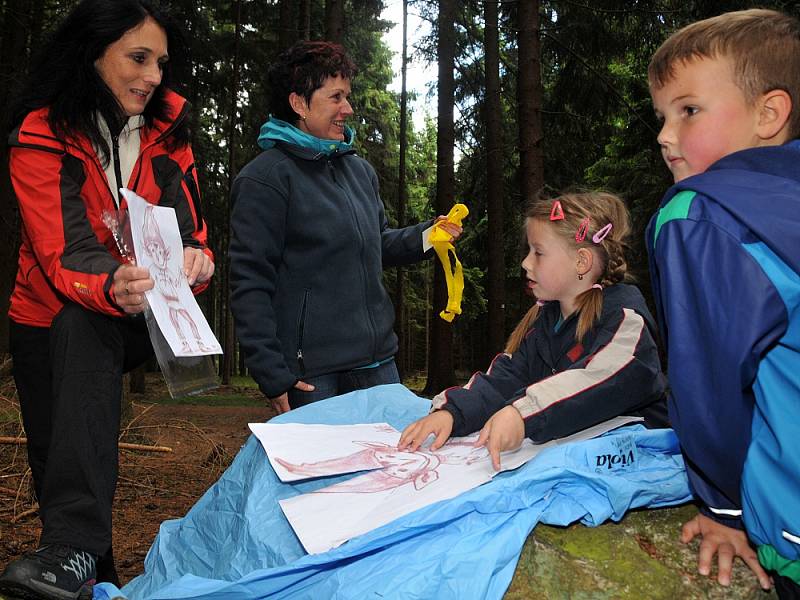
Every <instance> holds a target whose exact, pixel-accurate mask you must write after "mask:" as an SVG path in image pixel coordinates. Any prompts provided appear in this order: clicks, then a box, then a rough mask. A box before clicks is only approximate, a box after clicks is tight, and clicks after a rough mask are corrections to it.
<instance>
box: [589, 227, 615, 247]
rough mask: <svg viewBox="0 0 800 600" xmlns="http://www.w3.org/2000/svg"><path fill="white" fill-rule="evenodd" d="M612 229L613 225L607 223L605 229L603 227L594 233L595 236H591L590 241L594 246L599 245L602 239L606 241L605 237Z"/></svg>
mask: <svg viewBox="0 0 800 600" xmlns="http://www.w3.org/2000/svg"><path fill="white" fill-rule="evenodd" d="M613 228H614V224H613V223H609V224H608V225H606V226H605V227H603V228H602V229H601V230H600V231H598V232H597V233H595V234H594V235H593V236H592V241H593V242H594V243H595V244H599V243H600V242H602V241H603V240H604V239H606V236H607V235H608V234H609V233H611V230H612V229H613Z"/></svg>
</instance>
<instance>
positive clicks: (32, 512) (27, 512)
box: [11, 504, 39, 523]
mask: <svg viewBox="0 0 800 600" xmlns="http://www.w3.org/2000/svg"><path fill="white" fill-rule="evenodd" d="M37 512H39V505H38V504H37V505H36V506H34V507H33V508H29V509H28V510H23V511H22V512H21V513H19V514H18V515H17V516H15V517H13V518H12V519H11V522H12V523H18V522H19V521H22V519H24V518H25V517H30V516H32V515H35V514H36V513H37Z"/></svg>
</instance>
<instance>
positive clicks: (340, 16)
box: [325, 0, 344, 43]
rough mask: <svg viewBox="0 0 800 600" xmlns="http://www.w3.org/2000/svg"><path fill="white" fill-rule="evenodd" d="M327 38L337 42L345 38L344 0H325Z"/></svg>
mask: <svg viewBox="0 0 800 600" xmlns="http://www.w3.org/2000/svg"><path fill="white" fill-rule="evenodd" d="M325 38H326V39H327V40H330V41H331V42H337V43H341V42H342V40H343V39H344V0H325Z"/></svg>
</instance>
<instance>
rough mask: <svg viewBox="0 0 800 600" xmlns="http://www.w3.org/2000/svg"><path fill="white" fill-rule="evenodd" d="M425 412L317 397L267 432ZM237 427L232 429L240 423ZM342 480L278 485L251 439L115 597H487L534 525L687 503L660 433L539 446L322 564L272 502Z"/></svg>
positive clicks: (410, 398) (383, 400)
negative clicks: (527, 457) (519, 462)
mask: <svg viewBox="0 0 800 600" xmlns="http://www.w3.org/2000/svg"><path fill="white" fill-rule="evenodd" d="M429 407H430V402H429V401H428V400H424V399H421V398H418V397H417V396H415V395H414V394H412V393H411V392H410V391H409V390H407V389H406V388H405V387H403V386H401V385H387V386H381V387H377V388H372V389H370V390H363V391H358V392H354V393H351V394H346V395H344V396H339V397H336V398H331V399H329V400H325V401H323V402H319V403H315V404H312V405H309V406H306V407H304V408H301V409H298V410H294V411H291V412H289V413H287V414H284V415H281V416H279V417H276V418H275V419H273V420H272V422H273V423H278V422H283V423H287V422H297V423H329V424H352V423H373V422H384V421H385V422H388V423H390V424H391V425H393V426H394V427H396V428H398V429H402V428H404V427H405V426H406V425H408V424H409V423H411V422H412V421H413V420H415V419H417V418H419V417H421V416H423V415H424V414H426V413H427V412H428V410H429ZM243 426H244V424H243ZM349 477H353V475H344V476H340V477H327V478H321V479H317V480H312V481H304V482H298V483H295V484H287V483H281V482H280V481H279V480H278V478H277V477H276V475H275V473H274V471H273V470H272V467H271V466H270V464H269V461H268V460H267V457H266V455H265V453H264V450H263V448H262V447H261V445H260V443H259V442H258V440H257V439H256V438H255V437H254V436H250V439H249V440H248V442H247V443H246V444H245V445H244V446H243V447H242V449H241V451H240V452H239V454H238V455H237V456H236V458H235V460H234V461H233V463H232V464H231V466H230V467H229V468H228V469H227V470H226V471H225V473H224V474H223V475H222V477H221V478H220V479H219V481H217V483H215V484H214V485H213V486H212V487H211V488H210V489H209V490H208V491H207V492H206V494H205V495H204V496H203V497H202V498H201V499H200V500H199V501H198V502H197V504H195V505H194V507H193V508H192V509H191V510H190V511H189V513H188V514H187V515H186V516H185V517H184V518H182V519H177V520H172V521H165V522H164V523H162V525H161V529H160V532H159V534H158V536H157V537H156V540H155V542H154V543H153V546H152V547H151V548H150V551H149V553H148V555H147V558H146V559H145V564H144V567H145V573H144V574H143V575H140V576H139V577H137V578H136V579H134V580H133V581H131V582H130V583H129V584H128V585H127V586H125V587H124V588H123V590H122V592H121V594H120V592H119V590H117V588H115V587H114V586H111V585H109V584H99V585H97V586H96V587H95V594H94V597H95V599H98V600H109V599H111V598H115V597H118V596H120V595H122V596H124V597H126V598H129V599H131V600H139V599H152V600H156V599H160V598H207V599H211V598H214V599H220V600H221V599H225V600H236V599H252V598H275V599H277V598H280V599H281V600H285V599H300V598H308V599H311V598H315V599H316V598H341V599H345V598H354V599H355V598H358V599H359V600H360V599H365V598H384V599H385V598H420V599H423V598H425V599H427V598H435V597H441V598H460V599H470V598H501V597H502V596H503V593H504V592H505V590H506V589H507V587H508V585H509V583H510V582H511V577H512V575H513V574H514V569H515V567H516V564H517V560H518V559H519V554H520V551H521V550H522V545H523V543H524V542H525V539H526V538H527V537H528V534H529V533H530V532H531V530H532V529H533V528H534V527H535V526H536V524H537V523H539V522H543V523H549V524H555V525H567V524H569V523H572V522H575V521H578V520H580V521H581V522H582V523H584V524H586V525H589V526H595V525H599V524H600V523H602V522H604V521H606V520H607V519H614V520H619V519H621V518H622V516H623V514H624V513H625V512H626V511H627V510H628V509H630V508H636V507H642V506H648V507H659V506H667V505H671V504H678V503H683V502H686V501H688V500H689V499H690V493H689V488H688V484H687V480H686V474H685V470H684V467H683V459H682V457H681V455H680V451H679V448H678V444H677V440H676V438H675V435H674V433H673V432H672V430H670V429H662V430H650V431H648V430H646V429H644V427H642V426H641V425H635V426H631V427H625V428H622V429H619V430H617V431H615V432H612V433H610V434H607V435H606V436H604V437H602V438H597V439H594V440H589V441H586V442H579V443H574V444H566V445H563V446H557V447H554V448H551V449H548V450H545V451H544V452H542V453H541V454H539V455H538V456H537V457H536V458H535V459H533V460H532V461H531V462H529V463H528V464H526V465H524V466H523V467H520V468H519V469H517V470H516V471H512V472H507V473H503V474H500V475H498V476H497V477H495V478H494V480H493V481H492V482H491V483H487V484H485V485H482V486H480V487H478V488H475V489H473V490H470V491H469V492H467V493H464V494H462V495H460V496H458V497H456V498H453V499H450V500H446V501H443V502H439V503H436V504H433V505H431V506H428V507H426V508H423V509H420V510H418V511H416V512H413V513H411V514H409V515H406V516H404V517H401V518H400V519H397V520H396V521H393V522H392V523H389V524H387V525H385V526H383V527H381V528H379V529H376V530H374V531H372V532H370V533H368V534H366V535H363V536H360V537H358V538H355V539H353V540H350V541H349V542H347V543H345V544H343V545H342V546H340V547H338V548H335V549H333V550H330V551H328V552H326V553H324V554H318V555H307V554H306V553H305V552H304V550H303V548H302V546H301V545H300V542H299V541H298V540H297V538H296V536H295V535H294V532H293V531H292V529H291V527H290V526H289V523H288V522H287V520H286V518H285V517H284V515H283V513H282V512H281V509H280V507H279V505H278V500H280V499H282V498H287V497H290V496H294V495H297V494H302V493H306V492H309V491H312V490H315V489H319V488H322V487H325V486H327V485H330V484H331V483H333V482H336V481H340V480H344V479H347V478H349Z"/></svg>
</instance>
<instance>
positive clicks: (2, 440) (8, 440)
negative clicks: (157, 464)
mask: <svg viewBox="0 0 800 600" xmlns="http://www.w3.org/2000/svg"><path fill="white" fill-rule="evenodd" d="M27 443H28V438H24V437H5V436H0V444H16V445H18V446H24V445H25V444H27ZM117 445H118V446H119V448H120V450H141V451H142V452H172V448H170V447H169V446H147V445H145V444H130V443H128V442H119V443H118V444H117Z"/></svg>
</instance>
